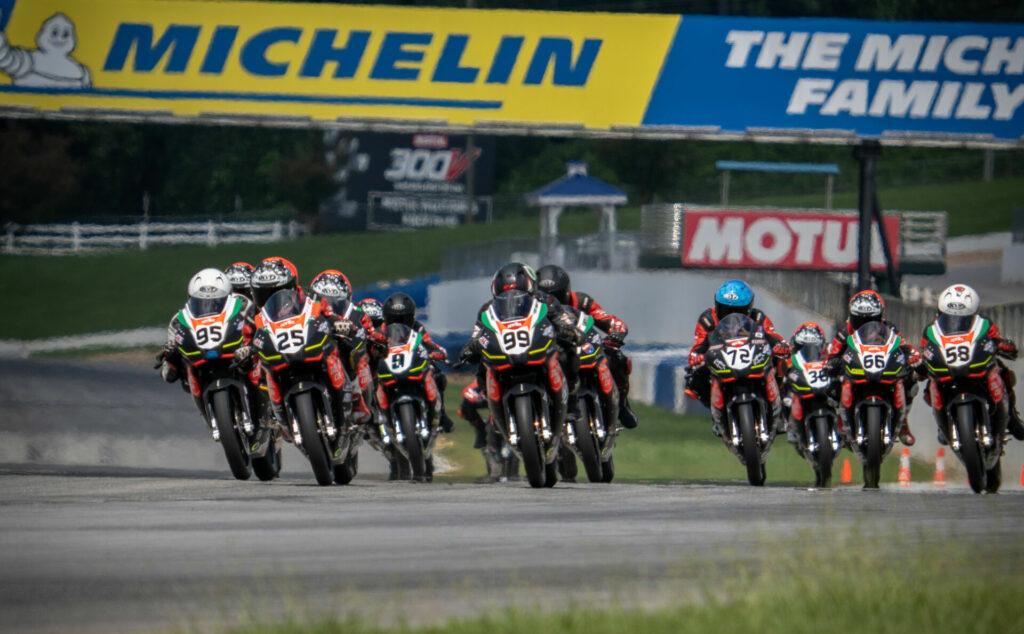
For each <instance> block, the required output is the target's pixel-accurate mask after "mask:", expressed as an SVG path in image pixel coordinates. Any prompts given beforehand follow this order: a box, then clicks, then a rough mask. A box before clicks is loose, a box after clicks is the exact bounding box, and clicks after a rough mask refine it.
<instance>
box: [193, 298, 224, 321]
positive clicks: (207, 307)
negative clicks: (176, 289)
mask: <svg viewBox="0 0 1024 634" xmlns="http://www.w3.org/2000/svg"><path fill="white" fill-rule="evenodd" d="M227 303H228V298H227V297H216V298H213V299H202V298H199V297H189V298H188V312H190V313H192V316H193V317H208V316H210V315H219V314H220V313H221V312H222V311H223V310H224V306H225V305H226V304H227Z"/></svg>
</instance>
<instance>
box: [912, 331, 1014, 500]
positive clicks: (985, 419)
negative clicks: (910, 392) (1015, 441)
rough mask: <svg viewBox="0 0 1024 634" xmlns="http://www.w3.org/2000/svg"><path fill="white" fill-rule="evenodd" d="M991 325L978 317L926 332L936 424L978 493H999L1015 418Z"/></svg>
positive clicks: (929, 376)
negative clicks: (1005, 447)
mask: <svg viewBox="0 0 1024 634" xmlns="http://www.w3.org/2000/svg"><path fill="white" fill-rule="evenodd" d="M989 325H990V324H989V321H988V320H987V319H985V318H983V317H979V316H977V315H969V316H962V317H957V316H953V315H945V314H943V315H939V317H938V318H937V319H936V320H935V321H934V322H932V323H931V324H930V325H929V326H928V328H927V329H925V338H926V339H927V345H926V346H925V349H924V351H923V354H924V358H925V364H926V369H927V372H928V378H929V379H930V381H929V382H928V396H929V398H928V400H929V401H931V406H932V412H933V414H934V415H935V422H936V424H937V425H938V427H939V431H940V432H941V433H942V434H943V436H944V437H945V438H947V439H948V440H949V444H950V447H952V449H953V452H954V453H956V455H957V457H958V458H959V459H960V462H962V463H963V465H964V469H965V470H966V471H967V481H968V483H969V484H970V485H971V489H973V490H974V492H975V493H981V492H982V491H983V490H984V491H987V492H989V493H995V492H996V491H998V490H999V486H1000V484H1001V483H1002V465H1001V462H1002V456H1003V443H1004V432H1005V431H1006V427H1007V424H1008V422H1009V418H1010V409H1009V398H1007V395H1006V386H1005V385H1004V384H1003V379H1002V376H1001V375H1000V371H999V364H998V363H997V362H996V357H995V353H996V345H995V342H994V341H993V340H992V339H991V337H989V336H988V331H989Z"/></svg>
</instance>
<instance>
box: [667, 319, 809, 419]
mask: <svg viewBox="0 0 1024 634" xmlns="http://www.w3.org/2000/svg"><path fill="white" fill-rule="evenodd" d="M747 316H749V317H750V318H751V319H753V320H754V323H756V324H759V325H761V326H763V327H764V333H765V336H766V337H767V339H768V341H770V342H771V344H772V352H773V353H774V355H775V357H776V358H777V359H780V360H784V359H787V358H788V357H789V344H788V343H787V342H786V339H785V337H783V336H782V335H780V334H779V333H777V332H775V325H774V324H773V323H772V320H771V319H770V318H769V317H768V315H765V314H764V312H763V311H761V310H760V309H757V308H751V309H750V310H749V311H747ZM717 326H718V316H717V315H716V314H715V307H714V306H712V307H710V308H708V309H706V310H705V311H704V312H703V313H701V314H700V317H698V318H697V326H696V327H695V328H694V331H693V345H692V346H691V347H690V359H689V366H690V367H689V370H688V374H687V377H686V395H687V396H689V397H690V398H693V399H696V400H698V401H700V402H701V403H703V404H704V406H705V407H707V406H708V403H709V399H710V398H711V374H710V371H709V370H708V368H707V366H705V365H704V353H705V352H707V349H708V344H707V338H708V333H710V332H711V331H712V330H714V329H715V327H717ZM777 374H778V375H779V376H783V377H784V376H785V372H781V371H779V372H777Z"/></svg>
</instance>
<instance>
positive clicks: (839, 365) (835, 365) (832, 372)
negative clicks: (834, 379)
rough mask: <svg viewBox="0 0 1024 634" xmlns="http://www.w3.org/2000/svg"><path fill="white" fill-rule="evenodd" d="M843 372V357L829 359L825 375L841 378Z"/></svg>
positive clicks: (826, 362) (826, 363)
mask: <svg viewBox="0 0 1024 634" xmlns="http://www.w3.org/2000/svg"><path fill="white" fill-rule="evenodd" d="M842 372H843V359H842V357H839V356H838V355H837V356H834V357H829V358H828V360H827V361H825V373H826V374H828V375H829V376H839V375H840V374H841V373H842Z"/></svg>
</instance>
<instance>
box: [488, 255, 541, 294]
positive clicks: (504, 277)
mask: <svg viewBox="0 0 1024 634" xmlns="http://www.w3.org/2000/svg"><path fill="white" fill-rule="evenodd" d="M511 290H517V291H525V292H527V293H529V294H530V295H533V293H534V291H536V290H537V274H536V273H534V272H533V269H532V268H530V267H528V266H526V265H525V264H522V263H520V262H509V263H508V264H506V265H505V266H503V267H501V268H500V269H498V272H497V273H495V274H494V278H493V279H492V280H491V297H497V296H498V295H501V294H502V293H503V292H505V291H511Z"/></svg>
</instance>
